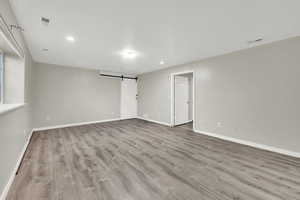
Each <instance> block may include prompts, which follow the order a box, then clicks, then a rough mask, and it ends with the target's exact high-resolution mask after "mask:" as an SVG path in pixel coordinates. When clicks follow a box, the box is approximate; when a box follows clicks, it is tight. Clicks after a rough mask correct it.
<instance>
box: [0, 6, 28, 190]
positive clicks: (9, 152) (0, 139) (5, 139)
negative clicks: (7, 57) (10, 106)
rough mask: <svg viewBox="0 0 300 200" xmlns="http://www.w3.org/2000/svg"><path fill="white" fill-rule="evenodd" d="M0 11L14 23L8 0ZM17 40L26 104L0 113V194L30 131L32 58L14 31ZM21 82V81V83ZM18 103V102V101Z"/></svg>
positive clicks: (10, 22) (14, 19)
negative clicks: (22, 62)
mask: <svg viewBox="0 0 300 200" xmlns="http://www.w3.org/2000/svg"><path fill="white" fill-rule="evenodd" d="M0 13H1V15H2V16H3V17H4V18H5V20H6V21H7V22H8V23H9V24H16V18H15V16H14V14H13V12H12V9H11V7H10V5H9V2H8V0H0ZM15 37H16V39H17V40H18V42H19V43H20V44H21V45H22V46H23V47H24V50H25V53H26V62H25V68H24V69H22V70H25V78H24V77H23V78H21V80H22V81H24V82H25V88H23V90H24V92H22V93H25V94H24V95H25V102H26V104H25V105H24V106H23V107H21V108H19V109H17V110H14V111H10V112H7V113H4V114H0V160H1V164H0V194H1V193H2V191H3V189H4V187H5V186H6V184H7V182H8V180H9V177H10V176H11V175H12V172H13V169H14V168H15V166H16V163H17V160H18V159H19V156H20V153H21V151H22V149H23V147H24V145H25V142H26V139H27V137H28V135H29V133H30V132H31V129H32V123H31V83H32V82H31V77H32V76H31V72H32V59H31V55H30V54H29V51H28V50H27V49H26V44H25V42H24V40H23V39H22V37H21V36H20V35H19V34H18V33H15ZM22 84H23V83H22ZM23 85H24V84H23ZM18 103H20V102H18Z"/></svg>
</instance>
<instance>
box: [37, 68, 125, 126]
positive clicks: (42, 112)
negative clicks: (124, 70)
mask: <svg viewBox="0 0 300 200" xmlns="http://www.w3.org/2000/svg"><path fill="white" fill-rule="evenodd" d="M33 81H34V93H33V101H34V113H33V119H34V127H35V128H40V127H48V126H58V125H66V124H70V123H81V122H90V121H100V120H108V119H116V118H120V92H121V91H120V87H121V83H120V79H115V78H107V77H100V76H99V75H98V71H97V70H88V69H80V68H72V67H64V66H57V65H50V64H43V63H37V64H36V65H35V67H34V80H33Z"/></svg>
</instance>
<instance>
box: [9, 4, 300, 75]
mask: <svg viewBox="0 0 300 200" xmlns="http://www.w3.org/2000/svg"><path fill="white" fill-rule="evenodd" d="M11 4H12V7H13V9H14V10H15V13H16V15H17V18H18V21H19V23H20V25H21V26H23V28H24V29H25V32H24V34H25V38H26V40H27V42H28V45H29V49H30V51H31V53H32V56H33V58H34V60H35V61H38V62H44V63H51V64H59V65H67V66H76V67H86V68H96V69H103V70H109V71H118V72H125V73H134V74H139V73H143V72H148V71H153V70H156V69H161V68H164V67H168V66H172V65H178V64H183V63H187V62H191V61H196V60H200V59H203V58H207V57H211V56H215V55H220V54H223V53H228V52H231V51H235V50H239V49H244V48H249V47H250V46H249V44H247V41H249V40H253V39H256V38H259V37H263V38H264V41H263V42H262V43H268V42H271V41H275V40H280V39H284V38H288V37H291V36H297V35H299V33H300V20H299V19H300V12H299V8H300V1H299V0H226V1H221V0H109V1H107V0H43V1H41V0H26V1H24V0H11ZM41 17H46V18H49V19H50V20H51V22H50V24H49V26H44V25H42V24H41V21H40V20H41ZM67 35H72V36H74V37H75V39H76V42H75V43H69V42H67V41H66V40H65V36H67ZM43 48H47V49H49V51H48V52H44V51H42V49H43ZM125 48H131V49H134V50H136V51H138V52H139V53H140V56H139V57H138V58H136V59H134V60H124V59H122V57H121V56H120V55H119V52H120V51H121V50H123V49H125ZM161 60H164V61H165V64H164V65H160V64H159V62H160V61H161Z"/></svg>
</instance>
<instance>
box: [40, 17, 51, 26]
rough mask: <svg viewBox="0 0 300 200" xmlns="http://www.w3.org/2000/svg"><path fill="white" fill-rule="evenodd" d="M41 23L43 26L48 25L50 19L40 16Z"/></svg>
mask: <svg viewBox="0 0 300 200" xmlns="http://www.w3.org/2000/svg"><path fill="white" fill-rule="evenodd" d="M41 21H42V24H43V25H45V26H48V25H49V23H50V19H48V18H46V17H42V18H41Z"/></svg>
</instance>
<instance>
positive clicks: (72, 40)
mask: <svg viewBox="0 0 300 200" xmlns="http://www.w3.org/2000/svg"><path fill="white" fill-rule="evenodd" d="M66 40H67V41H68V42H75V38H74V37H73V36H70V35H69V36H66Z"/></svg>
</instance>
